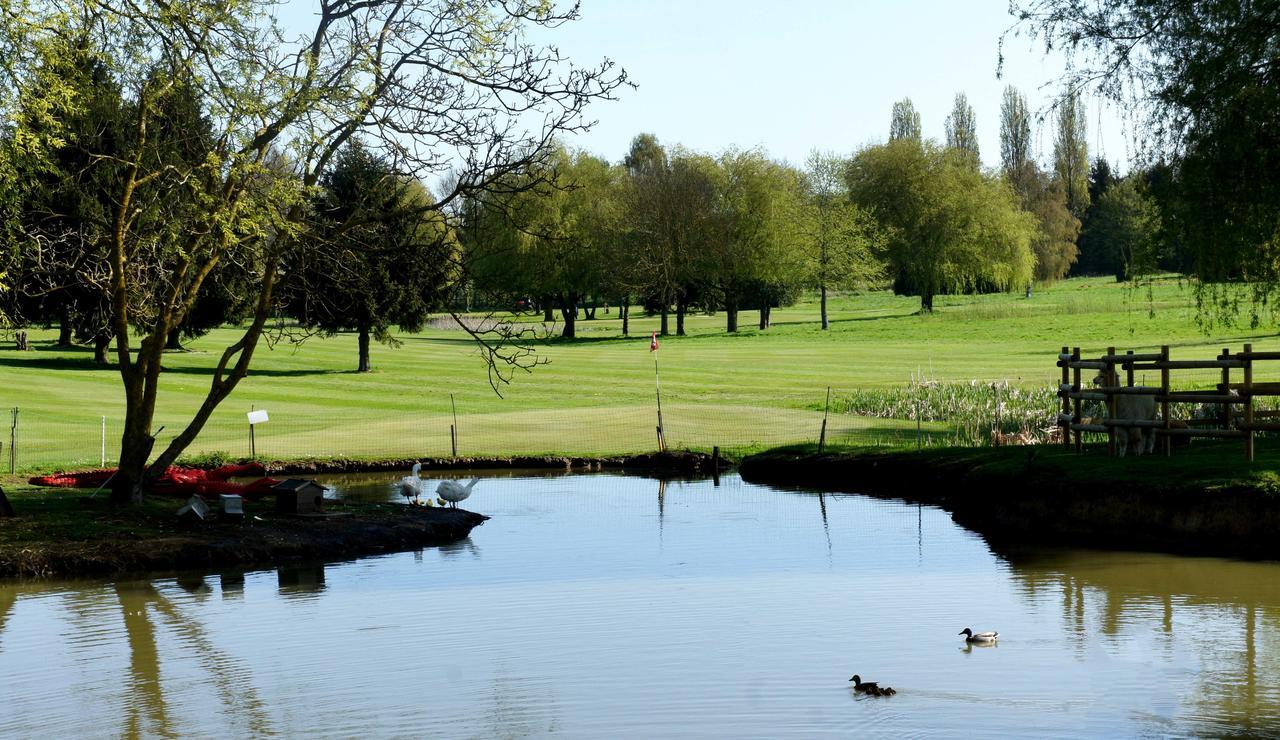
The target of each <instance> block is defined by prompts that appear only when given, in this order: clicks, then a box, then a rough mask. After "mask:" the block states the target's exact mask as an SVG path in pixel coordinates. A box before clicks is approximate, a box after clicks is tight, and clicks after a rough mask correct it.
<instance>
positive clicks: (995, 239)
mask: <svg viewBox="0 0 1280 740" xmlns="http://www.w3.org/2000/svg"><path fill="white" fill-rule="evenodd" d="M847 178H848V180H847V181H848V186H849V197H850V199H851V200H852V201H853V202H854V203H856V204H858V205H859V206H861V207H863V208H865V209H867V210H868V211H870V212H871V214H872V215H873V216H875V218H876V219H877V220H878V221H879V222H880V223H881V224H882V225H883V226H884V227H885V228H886V231H887V235H886V237H885V238H884V240H883V242H882V246H881V249H880V252H881V256H882V257H883V259H884V260H885V263H886V265H887V270H888V272H889V276H890V277H891V278H892V279H893V288H894V291H895V292H896V293H899V294H901V295H916V296H920V307H921V310H922V311H924V312H929V311H932V310H933V299H934V297H935V296H938V295H946V294H956V293H978V292H990V291H995V290H1013V289H1019V288H1021V287H1023V286H1025V285H1027V284H1028V283H1029V282H1030V281H1031V278H1032V271H1033V268H1034V265H1035V257H1034V255H1033V254H1032V251H1031V240H1032V238H1033V237H1034V236H1035V234H1036V222H1035V217H1034V216H1032V215H1031V214H1029V213H1026V212H1025V211H1023V210H1022V209H1021V208H1019V205H1018V200H1017V197H1016V196H1015V195H1014V193H1013V191H1012V190H1011V189H1010V188H1009V186H1008V185H1007V184H1005V183H1004V182H1003V181H1002V180H1000V179H999V178H994V177H991V176H988V175H986V174H984V173H982V172H980V171H979V170H977V169H975V168H973V167H972V166H971V164H970V162H969V161H968V159H967V158H965V157H962V156H957V155H956V153H955V152H954V151H951V150H944V149H941V148H939V147H938V146H937V145H936V144H934V143H933V142H918V141H913V140H910V139H903V140H898V141H892V142H889V143H888V144H885V145H880V146H871V147H867V148H865V149H863V150H861V151H859V152H858V153H857V154H855V155H854V157H853V159H852V160H851V162H850V164H849V169H848V172H847Z"/></svg>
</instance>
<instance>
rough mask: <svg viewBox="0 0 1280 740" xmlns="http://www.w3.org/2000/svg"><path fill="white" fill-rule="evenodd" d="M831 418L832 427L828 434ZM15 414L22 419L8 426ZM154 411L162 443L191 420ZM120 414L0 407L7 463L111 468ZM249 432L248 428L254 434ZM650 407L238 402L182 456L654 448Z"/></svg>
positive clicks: (759, 430) (675, 412) (675, 411)
mask: <svg viewBox="0 0 1280 740" xmlns="http://www.w3.org/2000/svg"><path fill="white" fill-rule="evenodd" d="M824 418H825V420H826V423H825V431H824ZM15 420H16V424H15V423H13V422H14V421H15ZM186 421H187V420H186V419H184V418H179V417H177V416H172V417H166V416H164V415H161V414H157V416H156V418H155V421H154V424H153V429H157V430H159V431H158V433H157V435H156V436H157V441H156V449H157V450H159V449H161V448H163V446H164V445H165V444H167V443H168V441H169V440H170V439H172V438H173V436H174V435H176V434H177V433H178V432H179V431H180V430H181V429H182V428H183V425H184V424H185V423H186ZM662 421H663V433H664V435H663V436H664V437H665V440H666V443H667V446H668V447H669V448H674V449H691V450H710V449H711V448H712V447H713V446H718V447H720V448H721V449H722V450H723V451H725V452H726V453H730V454H733V453H739V454H740V453H744V452H748V451H751V450H758V449H763V448H768V447H777V446H782V445H790V444H804V443H811V444H812V443H817V442H819V440H820V439H821V440H822V441H823V442H824V443H825V444H826V445H829V446H852V445H867V446H908V445H916V444H921V445H937V444H943V443H950V441H951V440H952V438H953V437H954V434H953V432H952V430H951V429H950V428H949V426H948V425H946V424H944V423H938V422H936V421H930V420H924V421H922V422H921V423H920V424H919V425H917V423H916V421H915V420H913V419H908V420H904V419H892V418H874V417H871V416H866V415H859V414H850V413H841V412H838V411H837V410H836V409H835V408H834V407H832V409H831V412H830V413H829V414H827V413H824V408H823V403H822V401H821V399H819V400H818V401H817V402H816V403H815V407H814V408H777V407H765V406H749V405H721V404H694V403H671V404H668V403H664V404H663V406H662ZM122 429H123V418H121V416H120V415H119V414H118V413H116V414H94V413H92V412H91V411H86V412H85V413H83V414H75V413H71V414H67V413H59V414H57V415H52V414H48V413H42V412H41V411H40V410H29V409H22V408H21V407H17V409H16V414H15V410H14V409H13V408H10V409H9V410H8V413H4V414H3V415H0V470H3V471H4V472H18V473H22V472H33V471H48V470H54V469H58V470H67V469H83V468H92V467H100V466H113V465H114V464H115V459H116V456H117V454H118V451H119V444H120V435H121V431H122ZM251 435H252V436H251ZM658 446H659V442H658V420H657V412H656V409H655V408H654V407H653V406H648V405H645V406H622V407H618V406H611V407H579V408H556V409H533V410H520V411H510V412H498V413H464V411H463V409H459V413H458V415H457V416H456V417H454V416H453V415H451V414H445V415H438V414H437V415H415V414H412V413H399V414H396V415H389V416H383V417H372V416H365V417H361V416H342V417H334V416H329V415H322V416H303V415H288V414H279V413H275V412H270V411H268V420H267V421H266V422H263V423H259V424H256V425H254V426H253V427H252V432H251V428H250V425H249V423H248V419H247V417H246V414H245V413H244V411H243V410H237V411H231V410H226V411H223V410H220V411H219V412H218V413H217V414H215V415H214V417H213V418H211V419H210V421H209V423H208V424H207V425H206V426H205V427H204V429H203V430H202V431H201V433H200V435H199V437H197V439H196V441H195V442H194V443H193V444H192V445H191V446H190V447H189V448H188V450H187V451H186V452H185V453H184V457H185V458H187V459H190V458H196V457H209V456H215V457H224V458H227V459H240V458H248V457H257V458H258V459H275V460H285V459H303V458H323V457H343V458H381V457H386V458H427V457H450V456H455V455H456V456H461V457H509V456H537V455H578V456H608V455H624V454H637V453H645V452H652V451H654V450H656V449H658Z"/></svg>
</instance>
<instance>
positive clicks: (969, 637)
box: [959, 627, 1000, 645]
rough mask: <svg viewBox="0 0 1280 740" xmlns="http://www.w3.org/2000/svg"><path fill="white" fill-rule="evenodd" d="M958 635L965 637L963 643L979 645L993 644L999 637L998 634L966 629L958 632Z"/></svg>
mask: <svg viewBox="0 0 1280 740" xmlns="http://www.w3.org/2000/svg"><path fill="white" fill-rule="evenodd" d="M959 634H961V635H964V636H965V637H964V641H965V642H972V643H975V644H979V645H981V644H985V643H991V642H995V641H996V638H998V637H1000V633H999V632H974V631H973V630H971V629H969V628H968V627H965V628H964V629H962V630H960V632H959Z"/></svg>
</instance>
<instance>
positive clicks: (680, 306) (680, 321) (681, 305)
mask: <svg viewBox="0 0 1280 740" xmlns="http://www.w3.org/2000/svg"><path fill="white" fill-rule="evenodd" d="M688 308H689V306H688V304H686V303H685V299H684V297H683V296H682V297H680V298H677V299H676V336H680V337H683V336H684V315H685V313H686V312H687V310H688Z"/></svg>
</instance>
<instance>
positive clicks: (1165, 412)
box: [1160, 344, 1173, 457]
mask: <svg viewBox="0 0 1280 740" xmlns="http://www.w3.org/2000/svg"><path fill="white" fill-rule="evenodd" d="M1168 362H1169V345H1167V344H1166V345H1163V346H1161V347H1160V363H1161V366H1162V367H1161V368H1160V396H1161V398H1162V399H1163V400H1161V401H1160V417H1161V418H1162V419H1163V420H1164V432H1165V433H1164V456H1165V457H1169V456H1170V455H1172V454H1173V438H1172V437H1171V436H1170V435H1169V430H1170V429H1172V428H1173V425H1172V423H1170V420H1169V368H1168V367H1165V365H1167V364H1168Z"/></svg>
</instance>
